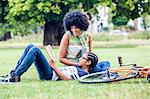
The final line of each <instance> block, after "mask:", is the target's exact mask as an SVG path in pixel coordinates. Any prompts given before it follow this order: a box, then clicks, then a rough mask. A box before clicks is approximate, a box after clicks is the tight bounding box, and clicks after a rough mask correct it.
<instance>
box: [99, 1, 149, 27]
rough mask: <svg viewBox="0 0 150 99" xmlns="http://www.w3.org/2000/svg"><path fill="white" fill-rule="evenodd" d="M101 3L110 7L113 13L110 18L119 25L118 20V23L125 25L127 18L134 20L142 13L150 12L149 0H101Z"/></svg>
mask: <svg viewBox="0 0 150 99" xmlns="http://www.w3.org/2000/svg"><path fill="white" fill-rule="evenodd" d="M101 4H103V5H106V6H109V7H110V8H111V9H112V12H113V14H114V15H113V18H112V20H113V23H114V24H115V25H119V24H120V22H121V23H122V24H120V25H125V24H127V22H128V21H129V19H132V20H134V19H136V18H138V17H140V16H141V15H142V14H144V13H149V14H150V7H149V6H150V2H148V0H112V1H111V0H102V2H101ZM123 19H125V20H123ZM125 21H126V22H125ZM118 22H119V23H118ZM116 23H118V24H116ZM123 23H124V24H123Z"/></svg>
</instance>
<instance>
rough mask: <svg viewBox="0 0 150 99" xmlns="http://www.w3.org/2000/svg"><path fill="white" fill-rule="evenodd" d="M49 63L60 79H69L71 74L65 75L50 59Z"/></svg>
mask: <svg viewBox="0 0 150 99" xmlns="http://www.w3.org/2000/svg"><path fill="white" fill-rule="evenodd" d="M49 64H50V66H51V67H52V68H53V69H54V71H55V72H56V74H57V75H58V76H59V77H60V78H61V79H62V80H71V79H72V78H71V76H66V75H65V74H63V73H62V72H61V71H60V70H59V69H58V67H56V66H55V63H54V62H53V61H52V60H51V59H50V60H49Z"/></svg>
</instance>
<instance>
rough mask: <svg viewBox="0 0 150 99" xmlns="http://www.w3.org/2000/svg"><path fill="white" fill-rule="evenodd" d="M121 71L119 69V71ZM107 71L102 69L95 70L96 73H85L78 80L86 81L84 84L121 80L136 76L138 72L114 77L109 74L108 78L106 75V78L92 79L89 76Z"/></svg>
mask: <svg viewBox="0 0 150 99" xmlns="http://www.w3.org/2000/svg"><path fill="white" fill-rule="evenodd" d="M120 72H121V71H120ZM106 73H107V71H104V72H97V73H91V74H88V75H85V76H82V77H81V78H80V79H79V82H80V83H86V84H91V83H110V82H115V81H123V80H127V79H132V78H136V77H137V76H138V73H135V74H132V73H131V74H129V75H128V76H125V77H119V76H118V77H114V76H111V75H110V77H109V78H107V76H105V77H106V79H102V78H101V79H96V80H95V79H94V80H93V78H90V77H94V76H96V75H103V74H104V75H105V74H106ZM109 73H110V74H111V73H116V72H111V71H110V72H109ZM87 78H89V80H87Z"/></svg>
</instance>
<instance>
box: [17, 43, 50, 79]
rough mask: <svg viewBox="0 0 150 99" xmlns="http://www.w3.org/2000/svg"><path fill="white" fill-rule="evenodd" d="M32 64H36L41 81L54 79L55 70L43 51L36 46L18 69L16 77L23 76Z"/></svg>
mask: <svg viewBox="0 0 150 99" xmlns="http://www.w3.org/2000/svg"><path fill="white" fill-rule="evenodd" d="M32 63H34V64H35V67H36V69H37V71H38V74H39V77H40V79H41V80H50V79H51V78H52V75H53V69H52V68H51V67H50V65H49V63H48V62H47V60H46V58H45V56H44V55H43V53H42V52H41V50H40V49H39V48H38V47H35V46H34V47H32V48H31V49H30V50H29V51H28V53H27V54H26V55H25V57H24V59H23V60H22V62H21V64H20V65H19V66H18V68H17V69H16V71H15V74H16V76H21V75H22V74H23V73H24V72H26V71H27V70H28V68H29V67H30V66H31V65H32Z"/></svg>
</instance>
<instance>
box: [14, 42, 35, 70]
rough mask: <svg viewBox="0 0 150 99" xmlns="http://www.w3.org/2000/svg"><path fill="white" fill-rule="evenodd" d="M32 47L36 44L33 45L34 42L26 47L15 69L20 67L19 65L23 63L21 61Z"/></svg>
mask: <svg viewBox="0 0 150 99" xmlns="http://www.w3.org/2000/svg"><path fill="white" fill-rule="evenodd" d="M32 47H34V45H33V44H29V45H28V46H27V47H26V48H25V50H24V52H23V54H22V55H21V57H20V59H19V60H18V62H17V65H16V67H15V70H16V69H17V68H18V66H19V65H20V64H21V62H22V61H23V59H24V58H25V56H26V55H27V53H28V51H29V50H30V49H31V48H32Z"/></svg>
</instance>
